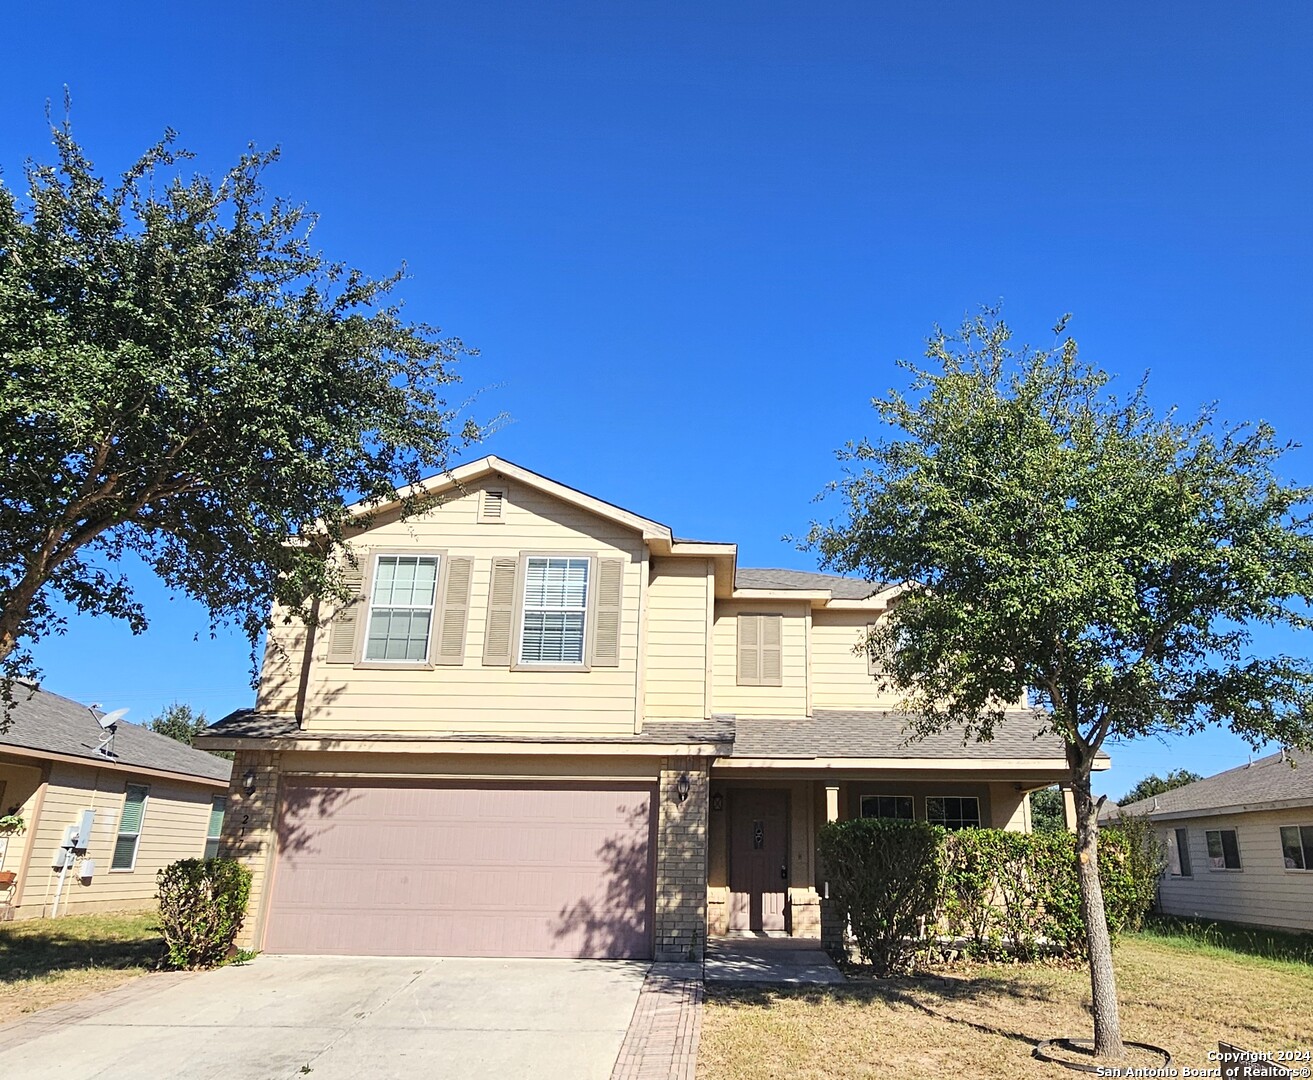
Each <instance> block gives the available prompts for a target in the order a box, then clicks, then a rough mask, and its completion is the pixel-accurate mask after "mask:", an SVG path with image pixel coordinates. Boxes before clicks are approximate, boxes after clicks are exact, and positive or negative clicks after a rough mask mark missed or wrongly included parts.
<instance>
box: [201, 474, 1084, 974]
mask: <svg viewBox="0 0 1313 1080" xmlns="http://www.w3.org/2000/svg"><path fill="white" fill-rule="evenodd" d="M428 487H429V489H430V490H431V492H432V493H433V494H434V495H435V496H436V497H437V498H436V500H435V503H434V505H433V507H432V508H431V509H429V510H426V511H425V512H424V513H423V514H421V515H418V516H412V517H410V518H408V519H406V520H401V519H400V518H399V516H398V514H397V512H396V510H395V509H393V510H392V511H390V512H389V511H388V510H386V509H384V510H382V511H375V512H374V513H373V514H372V515H371V519H370V522H369V524H368V526H367V527H361V528H360V529H358V530H357V531H356V532H355V534H354V535H353V536H352V537H351V539H350V546H351V549H352V552H353V553H354V567H352V568H351V569H350V573H351V574H352V575H354V576H353V578H352V580H353V583H355V584H357V585H358V589H359V595H358V598H357V599H356V600H355V601H354V602H352V603H349V604H346V605H343V606H341V607H340V608H338V609H336V610H332V609H328V608H326V609H325V610H324V611H322V612H321V619H320V625H319V626H318V627H317V628H316V629H315V630H313V631H310V630H307V629H306V628H305V627H304V626H303V625H302V624H301V623H300V622H295V623H293V624H282V623H281V622H278V620H277V619H276V620H275V621H276V622H278V625H277V626H276V628H275V630H274V631H272V632H271V635H270V642H269V647H268V650H267V655H266V659H265V664H264V669H263V674H262V679H261V683H260V688H259V694H258V700H257V703H256V707H255V708H254V709H253V710H249V711H242V712H238V713H234V714H233V715H231V716H229V717H227V718H225V719H224V720H222V721H221V722H220V723H218V724H217V725H215V727H214V728H213V729H212V732H213V734H212V735H211V736H209V737H208V738H207V739H206V745H207V746H209V747H212V748H216V749H217V748H227V749H232V750H235V751H236V752H237V759H236V763H235V767H234V769H233V781H232V790H231V793H230V799H229V804H228V806H229V809H228V815H227V818H226V821H225V826H224V845H225V848H226V850H227V851H228V852H230V853H232V854H234V855H236V856H238V857H240V858H242V859H244V860H245V861H246V862H247V863H248V865H249V866H250V868H251V870H252V872H253V875H254V882H253V889H252V897H251V908H250V917H249V919H248V925H247V929H246V931H245V935H246V937H245V941H244V943H245V944H247V945H249V946H251V947H253V948H258V949H263V950H265V951H269V952H289V953H339V954H349V953H360V954H426V955H486V956H503V955H504V956H592V957H653V956H655V957H657V958H684V957H689V956H699V955H701V952H702V949H703V946H704V944H705V941H706V938H707V935H708V934H711V935H715V934H721V933H725V932H729V931H734V930H753V931H762V932H767V933H769V932H775V933H779V934H792V935H795V936H818V935H819V934H820V932H821V919H822V899H823V897H824V896H825V895H826V889H827V886H826V882H825V879H824V874H823V871H822V869H821V868H820V867H818V864H817V858H816V840H817V833H818V830H819V828H820V826H821V825H822V824H823V823H824V822H825V821H827V820H833V819H839V818H847V817H856V816H861V815H864V816H881V817H894V818H907V819H910V818H916V819H923V820H928V821H932V822H937V823H939V824H942V825H945V826H947V827H949V828H966V827H972V826H996V827H1003V828H1008V829H1028V828H1029V817H1028V807H1029V803H1028V800H1027V798H1026V795H1027V793H1028V792H1029V791H1031V790H1032V789H1035V788H1038V787H1044V786H1047V785H1050V784H1052V783H1054V782H1055V781H1058V780H1060V779H1061V778H1062V777H1063V776H1064V775H1065V774H1066V762H1065V759H1064V756H1063V751H1062V746H1061V744H1060V743H1059V742H1058V741H1057V740H1056V739H1054V738H1053V737H1052V736H1044V737H1040V736H1037V732H1038V731H1039V729H1040V727H1041V724H1040V722H1039V721H1038V720H1037V719H1036V717H1035V715H1034V714H1032V713H1029V712H1027V711H1025V710H1023V709H1018V710H1017V712H1016V713H1015V714H1014V715H1012V716H1010V717H1009V720H1008V722H1007V723H1006V724H1004V725H1003V728H1002V729H1001V731H1000V732H999V734H998V736H997V737H996V738H995V739H994V740H993V741H992V742H989V743H972V744H970V745H963V742H962V739H961V738H960V736H956V735H951V734H946V735H943V736H940V737H935V738H931V739H927V740H924V741H920V742H910V741H909V740H908V737H907V735H906V733H905V732H904V730H903V729H904V723H903V719H902V718H901V717H900V716H899V714H898V713H897V711H896V707H897V703H896V701H895V700H893V699H891V698H887V697H882V696H881V693H880V691H879V689H878V678H877V674H878V673H877V672H876V671H875V670H874V668H873V666H872V663H871V661H870V659H869V658H868V657H867V655H866V654H865V653H864V652H863V651H862V650H861V648H860V643H861V641H862V640H863V635H864V632H865V630H866V628H867V627H868V626H869V625H871V624H872V623H874V622H875V621H876V620H877V619H879V618H880V617H881V614H882V613H883V612H884V611H885V610H886V609H887V605H888V603H889V601H890V599H891V597H892V596H893V595H894V594H895V592H896V590H895V589H892V588H887V587H883V586H880V585H875V584H871V583H868V582H864V581H856V580H852V579H848V578H842V577H836V576H833V575H827V574H816V573H801V572H797V571H791V570H752V569H746V568H742V567H739V566H738V565H737V559H736V548H735V545H734V544H732V543H705V542H701V541H695V540H681V539H678V538H676V537H675V536H674V535H673V534H672V532H671V530H670V528H669V527H668V526H666V525H662V524H660V523H659V522H656V521H652V520H649V519H648V518H644V517H641V516H639V515H638V514H635V513H632V512H631V511H628V510H623V509H621V508H620V507H618V506H615V505H613V504H611V503H607V502H603V501H602V500H601V499H597V498H594V497H593V496H591V495H586V494H584V493H582V492H579V491H576V490H574V489H572V488H569V487H567V486H565V485H564V484H561V483H558V482H556V481H553V480H549V479H547V478H546V477H542V476H539V475H537V474H535V473H533V472H530V471H529V470H527V469H524V468H521V467H519V466H516V465H512V464H511V463H509V462H507V461H503V460H500V459H498V458H495V457H487V458H484V459H482V460H480V461H477V462H473V463H471V464H468V465H465V466H462V467H460V468H457V469H455V470H453V471H452V472H451V473H450V474H446V475H443V476H441V477H437V478H435V479H434V480H432V481H431V482H430V483H429V484H428ZM347 565H350V561H349V560H348V563H347Z"/></svg>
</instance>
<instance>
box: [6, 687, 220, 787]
mask: <svg viewBox="0 0 1313 1080" xmlns="http://www.w3.org/2000/svg"><path fill="white" fill-rule="evenodd" d="M97 715H103V714H101V713H99V711H97V712H95V713H93V712H92V710H91V709H90V708H88V707H87V706H86V705H82V704H80V703H79V702H76V701H74V700H72V698H66V697H61V696H60V695H59V694H52V693H51V692H50V691H49V690H42V689H40V688H39V687H37V688H34V687H30V686H26V685H23V684H21V683H20V684H15V686H14V708H13V714H12V716H11V723H10V725H9V730H8V731H4V732H0V751H3V750H4V749H6V748H7V747H14V748H18V749H23V750H29V751H36V752H37V753H45V754H58V755H61V756H63V757H69V758H80V759H85V761H86V763H87V764H88V765H98V766H101V767H102V768H103V767H113V766H118V767H120V768H126V769H131V768H132V767H134V766H135V767H137V768H142V769H150V770H154V771H158V772H169V773H177V774H179V775H182V776H194V777H197V778H200V779H202V780H209V781H214V780H218V781H224V782H226V781H227V780H228V778H229V776H231V775H232V762H231V761H225V760H224V759H223V758H218V757H215V756H214V755H213V754H207V753H205V751H203V750H196V749H194V748H192V747H190V746H186V745H184V744H183V743H180V742H178V741H177V740H176V739H170V738H168V737H167V736H165V735H157V734H156V733H155V732H153V731H151V730H150V729H149V728H145V727H142V726H141V725H140V724H129V723H127V722H120V723H119V725H118V731H117V732H116V734H115V736H114V756H113V757H112V758H110V757H106V756H105V755H103V754H100V753H97V751H96V747H97V746H99V745H100V741H101V739H102V737H103V736H104V731H103V729H102V728H101V726H100V725H99V724H98V723H97V722H96V716H97Z"/></svg>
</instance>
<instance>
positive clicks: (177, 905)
mask: <svg viewBox="0 0 1313 1080" xmlns="http://www.w3.org/2000/svg"><path fill="white" fill-rule="evenodd" d="M155 885H156V889H157V891H158V896H159V901H160V929H161V930H162V931H163V934H164V944H165V946H166V948H167V953H166V957H165V962H166V963H167V964H168V965H169V966H170V967H175V968H185V969H188V970H191V969H194V968H206V967H216V966H218V965H219V964H223V963H226V962H227V960H228V956H229V953H230V951H231V950H232V947H233V941H234V940H235V939H236V937H237V932H238V931H239V930H241V928H242V921H243V920H244V919H245V917H246V902H247V900H248V899H250V895H251V872H250V871H249V870H248V869H247V868H246V867H245V866H243V865H242V864H241V863H239V862H238V861H237V860H236V859H179V860H178V861H177V862H175V863H170V864H169V865H168V866H166V867H164V868H163V869H162V870H160V872H159V873H158V874H156V875H155Z"/></svg>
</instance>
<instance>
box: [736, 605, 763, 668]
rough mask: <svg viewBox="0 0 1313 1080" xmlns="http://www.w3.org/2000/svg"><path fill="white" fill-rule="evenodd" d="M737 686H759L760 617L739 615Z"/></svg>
mask: <svg viewBox="0 0 1313 1080" xmlns="http://www.w3.org/2000/svg"><path fill="white" fill-rule="evenodd" d="M738 624H739V625H738V630H739V680H738V681H739V685H740V686H760V685H761V616H760V615H740V616H739V619H738Z"/></svg>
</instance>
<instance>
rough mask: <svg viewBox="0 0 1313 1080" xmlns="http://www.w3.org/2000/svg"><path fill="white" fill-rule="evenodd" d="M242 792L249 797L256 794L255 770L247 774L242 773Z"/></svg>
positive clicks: (249, 770)
mask: <svg viewBox="0 0 1313 1080" xmlns="http://www.w3.org/2000/svg"><path fill="white" fill-rule="evenodd" d="M242 790H243V791H245V792H246V794H247V795H254V794H255V770H254V769H247V770H246V772H244V773H242Z"/></svg>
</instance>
